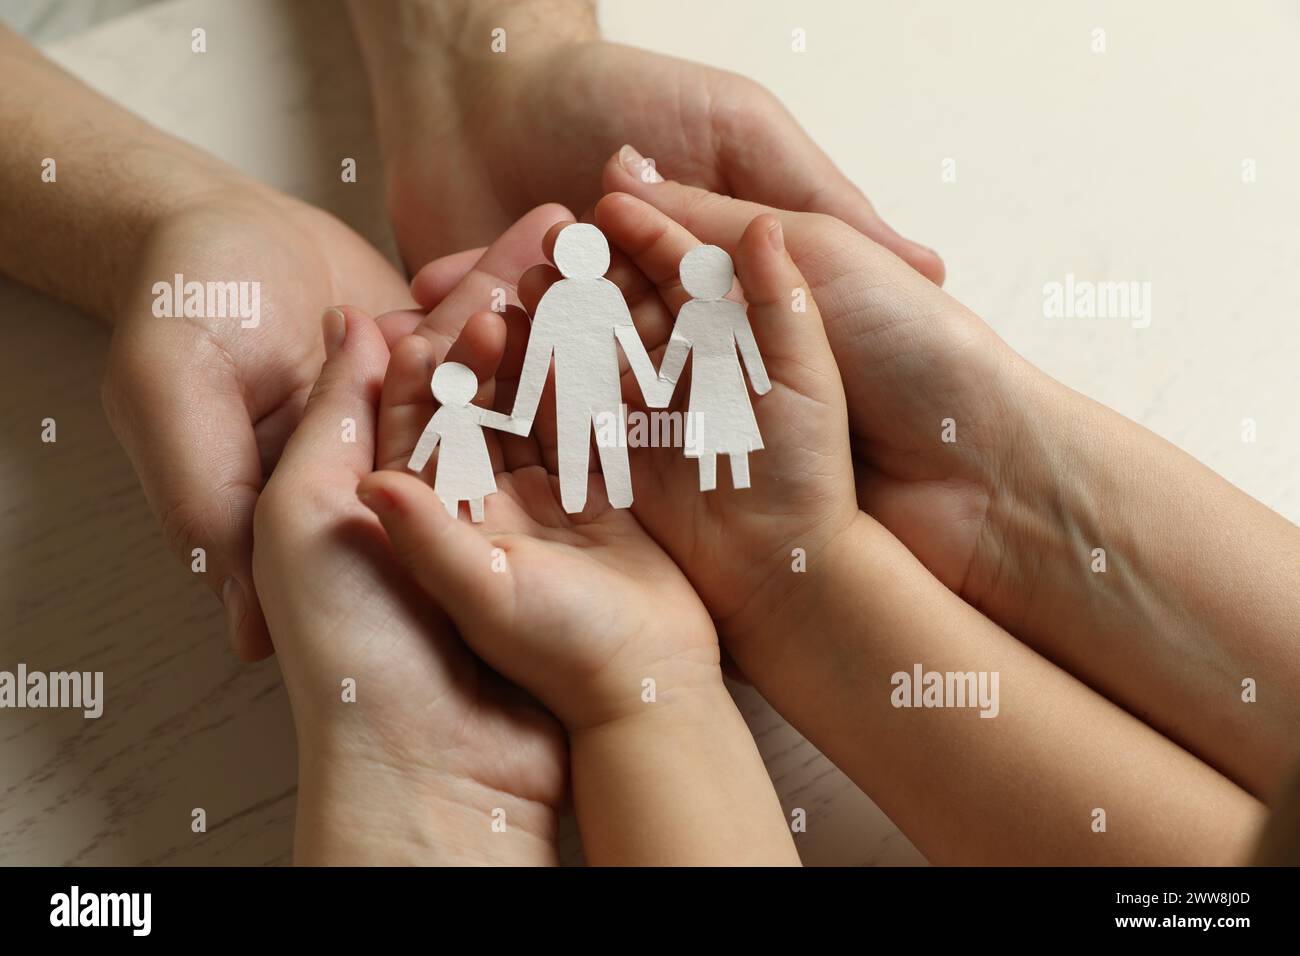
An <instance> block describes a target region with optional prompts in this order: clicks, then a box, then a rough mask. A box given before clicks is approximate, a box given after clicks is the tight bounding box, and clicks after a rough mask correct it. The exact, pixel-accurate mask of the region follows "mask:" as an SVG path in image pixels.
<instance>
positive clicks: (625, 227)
mask: <svg viewBox="0 0 1300 956" xmlns="http://www.w3.org/2000/svg"><path fill="white" fill-rule="evenodd" d="M709 195H712V194H711V193H710V194H709ZM755 215H757V213H756V214H755ZM753 218H754V217H753V216H751V217H750V219H749V220H746V223H745V224H746V225H748V224H749V222H750V221H752V220H753ZM596 225H597V226H598V227H599V228H600V230H601V232H603V233H604V234H605V235H606V237H608V239H609V241H610V243H611V244H613V245H614V246H615V247H616V248H618V249H619V250H620V251H621V252H622V253H623V254H624V255H626V256H627V257H628V259H629V260H631V262H632V263H633V265H635V266H636V267H637V269H638V270H640V272H641V274H642V275H644V276H645V278H646V279H647V281H649V282H651V283H653V284H654V286H655V288H656V289H657V290H658V292H659V296H660V298H662V299H663V301H664V303H665V304H666V305H667V306H668V308H669V309H671V310H672V313H673V315H676V314H677V310H678V309H680V308H681V307H682V305H683V304H684V303H685V302H687V301H689V300H690V298H691V297H690V295H689V294H688V293H687V292H686V290H685V289H683V288H682V284H681V280H680V278H679V277H678V269H679V268H680V266H681V262H682V256H684V255H686V253H688V252H690V251H691V250H692V249H694V248H695V247H696V246H698V245H700V240H699V239H697V238H696V237H695V236H694V235H693V234H692V233H691V231H690V230H689V229H687V228H686V227H685V226H683V225H681V224H679V223H677V222H675V221H674V220H673V219H672V218H670V217H669V216H668V215H666V214H665V213H663V212H661V211H660V210H659V209H657V208H656V207H655V206H653V205H651V204H650V203H648V202H645V201H643V200H641V199H637V198H636V197H635V196H630V195H628V194H627V193H610V194H608V195H606V196H605V197H603V198H602V199H601V200H600V202H599V203H597V204H596ZM742 233H743V230H741V232H739V233H737V234H736V240H738V239H739V238H740V235H741V234H742ZM710 241H712V240H710ZM714 245H721V246H723V248H728V246H727V245H723V243H720V242H714ZM730 247H731V248H734V241H733V242H732V243H731V244H730Z"/></svg>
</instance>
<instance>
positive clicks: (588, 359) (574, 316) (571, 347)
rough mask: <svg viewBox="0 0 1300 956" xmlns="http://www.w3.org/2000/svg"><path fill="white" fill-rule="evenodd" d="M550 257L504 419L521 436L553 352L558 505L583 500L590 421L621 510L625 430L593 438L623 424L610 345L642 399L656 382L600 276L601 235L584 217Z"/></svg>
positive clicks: (574, 505)
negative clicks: (550, 279) (552, 277)
mask: <svg viewBox="0 0 1300 956" xmlns="http://www.w3.org/2000/svg"><path fill="white" fill-rule="evenodd" d="M554 259H555V265H556V267H557V268H558V269H559V270H560V273H561V274H562V275H563V276H564V278H563V279H560V280H559V281H558V282H556V283H555V284H554V285H552V286H551V287H550V288H549V289H547V290H546V294H545V295H543V296H542V299H541V301H540V302H538V303H537V314H536V315H534V316H533V325H532V330H531V331H530V332H529V335H528V348H527V351H526V352H525V353H524V367H523V370H522V371H521V372H520V374H519V387H518V391H517V392H516V393H515V407H514V411H513V413H512V414H511V418H512V419H513V420H514V422H515V423H516V425H517V426H518V427H521V428H523V429H524V432H523V433H524V434H527V429H528V427H529V426H530V425H531V423H532V420H533V417H534V415H536V413H537V404H538V402H539V401H540V400H541V395H542V386H543V385H544V384H545V382H546V373H547V372H548V371H549V369H550V366H551V358H552V355H554V358H555V422H556V439H557V441H556V444H557V449H556V451H557V455H558V458H559V466H560V467H559V472H560V500H561V502H562V503H563V505H564V510H565V511H567V512H568V513H569V514H575V513H577V512H579V511H581V510H582V509H583V506H584V505H585V504H586V502H587V465H588V462H589V459H590V451H591V434H592V428H593V425H594V426H595V428H596V435H597V442H596V452H597V454H598V455H599V456H600V469H601V471H602V472H603V473H604V476H605V493H606V495H607V496H608V497H609V503H610V504H611V505H613V506H614V507H615V508H627V507H629V506H630V505H631V504H632V469H631V467H630V465H629V462H628V457H627V442H626V440H625V439H626V433H625V432H622V433H621V434H620V436H619V437H620V440H619V441H617V442H610V441H609V440H608V438H607V439H606V440H605V441H601V440H600V436H601V434H602V432H607V431H608V429H607V428H606V427H603V423H604V422H618V423H620V424H621V423H622V422H623V415H622V404H623V400H622V388H621V386H620V383H619V370H618V347H619V346H620V345H621V346H622V347H623V354H624V355H626V356H627V360H628V364H629V365H630V366H631V367H632V371H633V373H634V374H635V375H636V380H637V383H638V384H639V385H640V386H641V390H642V392H643V393H644V394H645V395H646V397H647V399H649V400H651V401H653V398H652V396H655V395H656V394H657V393H660V392H662V391H663V386H662V384H661V383H660V381H659V378H658V376H657V375H656V374H655V370H654V363H653V362H651V360H650V356H649V354H648V353H647V352H646V350H645V343H643V342H642V341H641V337H640V336H639V335H637V331H636V327H635V326H634V325H633V324H632V314H631V313H630V312H629V311H628V308H627V302H626V301H625V300H624V298H623V293H622V292H620V291H619V288H618V286H616V285H614V283H612V282H610V281H609V280H608V279H606V278H605V277H604V276H605V272H606V271H607V270H608V269H609V243H608V242H607V241H606V240H605V236H604V234H603V233H602V232H601V231H600V230H599V229H597V228H596V227H595V226H592V225H589V224H587V223H574V224H572V225H569V226H565V227H564V228H563V229H562V230H560V234H559V236H557V237H556V240H555V254H554ZM666 402H667V399H665V400H664V402H663V403H662V404H666Z"/></svg>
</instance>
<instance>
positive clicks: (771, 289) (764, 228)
mask: <svg viewBox="0 0 1300 956" xmlns="http://www.w3.org/2000/svg"><path fill="white" fill-rule="evenodd" d="M619 198H620V197H617V196H611V197H606V198H605V199H604V200H602V202H601V203H600V205H599V206H598V207H597V219H598V222H599V225H600V228H601V229H602V230H603V231H604V232H605V234H606V236H608V237H609V239H610V242H611V246H612V247H613V252H612V257H611V262H612V265H611V268H610V270H609V272H608V273H607V275H608V277H609V278H610V279H611V280H612V281H613V282H615V284H617V285H618V286H619V287H620V289H621V290H622V291H623V293H624V296H625V297H626V299H627V301H628V302H629V303H632V314H633V321H634V322H635V324H636V327H637V329H638V331H639V332H640V334H641V336H642V338H643V340H644V341H645V344H646V346H647V350H648V351H650V353H651V355H652V357H653V359H654V361H655V362H656V364H657V365H660V366H661V365H662V364H663V358H662V356H663V354H664V349H665V345H666V343H667V342H668V340H669V335H670V333H671V330H672V328H673V316H674V315H676V313H677V311H678V309H680V308H681V307H682V306H683V305H684V304H685V303H686V302H687V301H689V299H690V296H689V295H688V294H687V293H686V292H685V291H684V290H683V289H682V288H681V286H680V285H679V284H678V283H677V282H675V281H674V277H676V276H677V274H678V269H679V263H680V262H681V259H682V256H683V255H684V254H685V253H686V252H688V251H690V250H691V249H693V248H695V247H696V246H698V245H699V243H698V242H697V241H696V240H695V239H694V237H692V236H691V235H690V234H689V233H688V232H687V231H686V230H685V229H684V228H682V227H681V226H679V225H678V224H677V223H675V222H673V221H671V220H669V219H668V218H667V217H665V216H663V215H662V214H661V213H659V212H657V211H656V210H654V209H653V208H652V207H649V206H647V205H645V204H644V203H639V202H636V201H635V200H632V199H631V198H630V197H621V198H622V199H624V200H626V202H625V203H620V202H618V200H619ZM557 228H559V227H557V226H552V227H551V231H550V232H549V233H548V236H547V238H548V242H547V245H550V242H551V239H552V237H553V235H554V234H555V232H556V230H557ZM620 250H623V251H620ZM735 252H736V254H735V259H734V261H735V266H736V271H737V275H738V277H739V280H740V284H741V286H742V288H743V291H744V293H745V296H746V298H747V299H748V300H749V322H750V326H751V328H752V331H753V335H754V339H755V340H756V342H757V344H758V350H759V352H760V353H761V356H762V363H763V364H764V365H765V366H766V369H767V373H768V375H767V378H768V379H770V382H771V389H770V391H768V392H767V394H763V395H761V396H758V397H755V396H754V395H753V391H754V390H757V389H754V390H751V396H750V397H751V401H752V407H753V410H754V415H755V418H756V419H757V422H758V426H759V429H760V431H761V434H762V436H763V442H764V445H765V447H764V448H763V449H762V450H759V451H755V452H754V453H753V454H752V455H750V456H749V458H750V468H751V469H752V472H753V477H752V480H751V487H749V488H747V489H744V490H735V489H734V488H732V487H729V484H730V483H729V482H728V480H727V478H726V476H725V475H719V476H718V479H717V485H718V490H716V491H710V492H701V491H700V482H701V477H700V468H699V465H698V463H697V462H696V461H695V460H693V459H688V458H686V457H685V456H684V453H683V449H682V448H665V447H633V448H632V449H631V466H632V483H633V488H634V490H635V500H634V503H633V505H632V510H633V513H634V514H635V515H636V516H637V519H638V520H639V521H640V522H641V524H642V525H643V526H644V527H645V528H646V530H648V531H649V532H650V533H651V534H652V535H653V536H654V537H655V539H656V540H657V541H658V542H659V543H660V544H661V545H662V546H663V547H664V548H665V550H667V551H668V553H669V554H670V555H672V557H673V558H674V560H675V561H676V562H677V563H678V564H679V565H680V566H681V567H682V569H683V570H684V571H685V572H686V574H687V576H688V577H689V578H690V580H691V583H692V584H694V585H695V588H696V590H697V591H698V592H699V595H700V597H701V598H703V600H704V603H705V605H706V606H707V607H708V609H709V611H710V613H711V614H712V616H713V618H714V619H715V620H716V621H718V623H719V627H720V629H722V630H723V631H724V636H729V635H730V636H734V635H742V636H743V635H744V634H746V633H749V632H751V631H753V630H755V629H756V628H757V627H759V626H760V625H761V624H762V623H763V622H764V620H765V619H766V617H767V616H768V614H769V613H770V612H771V610H772V609H773V608H775V607H777V606H779V604H780V603H781V602H782V601H783V600H784V599H785V598H786V597H787V596H788V594H789V593H790V591H791V589H793V588H795V587H797V586H798V584H799V583H800V581H801V580H802V578H801V576H800V575H799V574H796V573H793V572H794V570H795V569H796V568H795V567H792V565H797V560H798V555H797V554H794V553H793V552H795V549H802V553H803V554H804V555H805V556H806V560H807V561H816V560H817V559H818V557H819V556H821V555H823V554H825V553H826V552H827V551H828V550H829V549H830V545H831V542H832V541H833V540H834V539H835V538H836V536H837V535H839V534H840V533H841V532H842V531H844V530H845V529H847V528H848V527H849V526H850V525H851V524H852V523H853V522H854V520H855V519H856V518H857V516H858V513H859V512H858V508H857V502H856V499H855V489H854V483H853V468H852V461H851V457H850V448H849V438H848V421H847V415H846V411H845V400H844V389H843V386H842V385H841V382H840V377H839V372H838V369H837V367H836V364H835V360H834V357H833V355H832V354H831V350H830V346H829V344H828V343H827V340H826V334H825V331H824V329H823V326H822V320H821V316H820V313H819V311H818V308H817V304H816V302H814V301H813V299H812V296H811V295H810V294H809V292H808V288H807V285H806V283H805V282H804V279H803V277H802V276H801V275H800V273H799V270H798V269H797V268H796V266H795V264H794V262H793V261H792V260H791V258H790V256H789V254H788V253H787V252H786V250H785V247H784V243H783V241H782V232H781V227H780V225H779V223H778V222H777V220H776V219H775V218H773V217H772V216H760V217H758V218H756V219H755V220H754V221H753V222H752V223H751V224H750V226H749V228H748V229H747V230H746V231H745V233H744V236H743V238H742V239H741V241H740V242H739V244H738V245H737V247H736V250H735ZM629 256H630V258H629ZM549 275H550V273H549V272H547V271H545V270H544V269H542V270H537V271H536V272H534V273H531V274H526V275H525V276H524V278H523V279H522V280H521V282H520V294H521V296H522V297H523V299H524V302H525V305H528V304H530V301H535V298H536V297H537V296H539V295H540V294H541V292H543V291H544V289H545V281H544V280H545V278H546V277H547V276H549ZM652 283H653V284H652ZM654 285H659V286H660V288H661V289H662V298H661V294H660V293H659V292H657V291H656V289H655V288H654ZM692 362H694V359H692ZM690 374H691V373H690V371H689V370H688V372H687V375H686V376H684V377H683V378H682V380H681V381H680V382H679V383H678V386H677V389H676V392H675V394H674V398H673V402H672V404H671V405H670V409H671V414H676V415H678V416H681V420H684V418H685V412H686V410H687V401H688V396H689V394H690V389H689V383H688V379H689V376H690ZM630 380H631V373H630V372H628V373H626V374H625V375H624V399H625V401H627V402H628V404H629V406H631V407H632V408H633V410H634V411H636V410H640V411H644V409H645V407H646V406H645V403H643V402H640V401H638V400H637V397H636V396H637V389H636V385H635V383H633V382H631V381H630ZM755 384H756V385H758V386H761V385H765V384H767V383H766V382H765V381H762V382H756V383H755ZM658 397H659V396H653V397H651V400H652V401H653V400H654V398H658ZM696 411H698V410H696ZM658 414H662V413H658ZM702 414H703V417H704V419H705V421H704V422H703V427H704V430H705V432H706V433H707V430H708V421H707V417H708V410H707V409H705V410H703V412H702ZM685 431H686V429H685V428H680V429H677V430H676V434H678V435H684V434H685ZM630 443H632V444H635V442H634V441H631V440H630ZM719 458H721V459H722V460H723V461H724V462H725V460H726V456H721V455H720V456H719ZM723 468H725V465H721V467H720V469H719V470H722V469H723Z"/></svg>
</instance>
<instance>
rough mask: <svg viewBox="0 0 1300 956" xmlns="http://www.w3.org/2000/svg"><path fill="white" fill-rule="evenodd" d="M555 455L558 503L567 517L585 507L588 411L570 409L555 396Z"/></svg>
mask: <svg viewBox="0 0 1300 956" xmlns="http://www.w3.org/2000/svg"><path fill="white" fill-rule="evenodd" d="M555 426H556V428H555V430H556V436H555V437H556V446H557V447H556V451H557V453H558V454H559V458H560V502H561V503H562V504H563V505H564V510H565V511H566V512H568V513H569V514H571V515H572V514H577V513H578V512H579V511H581V510H582V509H583V507H584V506H585V505H586V504H587V467H588V465H589V464H590V463H591V411H590V410H589V409H586V408H574V407H573V406H572V405H571V404H567V403H565V401H564V396H562V395H557V396H556V409H555Z"/></svg>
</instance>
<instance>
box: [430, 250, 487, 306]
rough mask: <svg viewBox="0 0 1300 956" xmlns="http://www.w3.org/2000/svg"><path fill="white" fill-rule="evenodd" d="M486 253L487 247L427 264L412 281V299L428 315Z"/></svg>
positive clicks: (458, 253) (459, 253)
mask: <svg viewBox="0 0 1300 956" xmlns="http://www.w3.org/2000/svg"><path fill="white" fill-rule="evenodd" d="M486 251H487V247H486V246H480V247H479V248H477V249H465V250H463V251H461V252H453V253H452V254H451V255H449V256H443V257H442V258H441V259H434V260H433V261H432V262H430V263H427V264H426V265H425V266H424V267H422V268H421V269H420V271H419V272H417V273H416V274H415V276H414V277H413V278H412V279H411V298H413V299H415V301H416V303H418V304H419V306H420V308H422V309H424V311H425V312H426V313H427V312H431V311H433V310H434V309H436V308H437V307H438V305H439V303H441V302H442V300H443V299H445V298H446V297H447V296H448V295H450V294H451V290H452V289H454V288H456V286H457V285H459V284H460V280H461V279H463V278H465V276H466V275H467V274H468V273H469V271H470V270H471V269H473V268H474V264H475V263H476V262H478V261H479V259H481V258H483V253H484V252H486Z"/></svg>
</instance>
